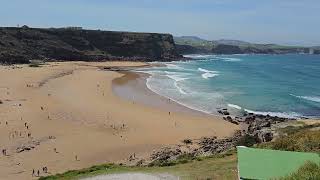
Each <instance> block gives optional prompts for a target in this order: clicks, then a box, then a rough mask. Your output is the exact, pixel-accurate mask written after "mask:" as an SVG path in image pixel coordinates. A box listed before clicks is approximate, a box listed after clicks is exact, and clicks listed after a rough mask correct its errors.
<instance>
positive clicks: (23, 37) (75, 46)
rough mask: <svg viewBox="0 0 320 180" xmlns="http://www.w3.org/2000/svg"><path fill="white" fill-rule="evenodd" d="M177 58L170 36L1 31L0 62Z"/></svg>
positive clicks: (8, 29) (107, 32) (26, 30)
mask: <svg viewBox="0 0 320 180" xmlns="http://www.w3.org/2000/svg"><path fill="white" fill-rule="evenodd" d="M179 58H180V56H179V54H178V53H177V51H176V47H175V44H174V41H173V37H172V35H170V34H156V33H132V32H114V31H100V30H82V29H65V28H61V29H55V28H51V29H38V28H28V27H22V28H13V27H8V28H0V63H27V62H28V61H29V60H32V59H41V60H46V61H50V60H62V61H73V60H83V61H102V60H112V59H117V60H121V59H126V60H128V59H129V60H143V61H155V60H157V61H161V60H166V61H167V60H175V59H179Z"/></svg>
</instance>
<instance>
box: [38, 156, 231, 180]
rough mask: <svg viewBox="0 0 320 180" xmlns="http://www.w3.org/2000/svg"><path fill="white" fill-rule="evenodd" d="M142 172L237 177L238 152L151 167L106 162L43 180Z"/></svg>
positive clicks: (181, 160)
mask: <svg viewBox="0 0 320 180" xmlns="http://www.w3.org/2000/svg"><path fill="white" fill-rule="evenodd" d="M125 172H142V173H169V174H172V175H176V176H179V177H181V179H226V180H228V179H236V178H237V157H236V153H235V152H234V151H233V152H229V153H226V154H222V155H215V156H210V157H198V158H191V157H190V156H185V155H184V156H181V157H179V158H178V160H176V161H174V162H173V163H171V164H166V165H164V164H162V166H158V164H154V165H153V166H149V167H145V166H144V167H138V166H133V167H129V166H121V165H115V164H104V165H98V166H93V167H90V168H85V169H81V170H72V171H68V172H65V173H63V174H57V175H53V176H48V177H42V178H40V179H42V180H56V179H59V180H71V179H79V178H83V177H90V176H96V175H101V174H112V173H125Z"/></svg>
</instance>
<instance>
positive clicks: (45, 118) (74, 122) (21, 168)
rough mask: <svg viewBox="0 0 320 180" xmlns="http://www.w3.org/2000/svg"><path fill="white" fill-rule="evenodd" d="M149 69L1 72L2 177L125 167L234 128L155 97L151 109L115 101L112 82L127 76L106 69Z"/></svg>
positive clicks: (85, 65) (55, 66) (57, 66)
mask: <svg viewBox="0 0 320 180" xmlns="http://www.w3.org/2000/svg"><path fill="white" fill-rule="evenodd" d="M146 65H147V64H145V63H140V62H100V63H97V62H52V63H47V64H45V65H43V66H41V67H29V66H28V65H15V66H0V77H1V78H0V100H1V101H2V104H0V122H1V124H0V136H1V139H0V148H1V150H2V152H3V150H5V153H4V154H3V153H2V154H1V156H0V179H35V178H37V177H33V176H32V173H33V170H35V174H36V175H37V171H38V170H39V171H40V172H39V173H40V174H39V175H40V176H47V175H50V174H56V173H61V172H65V171H67V170H72V169H80V168H85V167H90V166H92V165H96V164H102V163H108V162H115V163H120V162H126V160H127V159H128V158H129V157H130V156H132V155H133V154H134V155H135V157H137V158H139V159H143V158H147V157H148V156H149V155H150V154H151V153H152V152H153V151H154V150H157V149H159V148H161V147H164V146H168V145H173V144H179V143H181V141H182V140H184V139H186V138H190V139H197V138H201V137H204V136H217V137H219V138H222V137H228V136H231V135H232V134H233V133H234V131H235V130H237V129H238V126H236V125H234V124H231V123H229V122H227V121H224V120H223V119H222V117H218V116H205V115H201V114H197V113H193V112H192V111H190V112H188V110H187V108H184V107H179V106H178V105H174V104H172V105H168V104H171V103H173V102H167V101H166V100H165V99H163V98H159V99H162V100H161V101H164V102H163V103H162V104H161V103H160V105H159V106H154V105H152V104H157V103H152V104H151V105H148V104H146V103H141V102H140V101H139V100H135V98H133V99H132V100H129V99H128V98H123V97H119V96H117V95H116V94H115V93H114V89H113V84H114V83H115V82H114V81H119V80H116V79H118V78H121V77H122V76H124V74H123V73H120V72H114V71H107V70H103V67H108V66H112V67H114V66H115V67H139V66H146ZM126 82H127V81H126V80H125V81H121V80H120V82H118V83H124V84H125V83H126ZM141 89H146V88H145V87H142V88H141ZM148 93H151V92H148ZM151 94H152V93H151ZM152 96H156V95H155V94H153V95H152ZM156 99H157V98H151V100H152V101H155V100H156ZM162 107H163V108H162ZM168 107H170V108H168ZM171 107H172V108H173V111H170V109H171ZM43 167H47V169H48V173H45V172H43Z"/></svg>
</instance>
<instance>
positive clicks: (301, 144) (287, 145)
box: [257, 124, 320, 153]
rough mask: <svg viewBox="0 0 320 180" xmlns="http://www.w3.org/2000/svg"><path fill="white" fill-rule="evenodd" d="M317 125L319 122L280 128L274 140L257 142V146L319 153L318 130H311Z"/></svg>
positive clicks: (319, 136)
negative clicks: (277, 136) (278, 135)
mask: <svg viewBox="0 0 320 180" xmlns="http://www.w3.org/2000/svg"><path fill="white" fill-rule="evenodd" d="M319 126H320V125H319V124H315V125H306V126H300V127H299V126H298V127H294V126H291V127H290V126H289V127H287V128H284V129H282V130H280V133H282V135H280V137H279V138H277V139H276V140H274V141H272V142H268V143H263V144H259V145H257V147H258V148H266V149H274V150H284V151H299V152H315V153H320V131H319V130H312V129H314V128H317V127H319Z"/></svg>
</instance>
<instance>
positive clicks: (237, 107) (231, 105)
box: [228, 104, 242, 110]
mask: <svg viewBox="0 0 320 180" xmlns="http://www.w3.org/2000/svg"><path fill="white" fill-rule="evenodd" d="M228 106H229V107H231V108H235V109H239V110H241V109H242V107H240V106H238V105H235V104H228Z"/></svg>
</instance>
